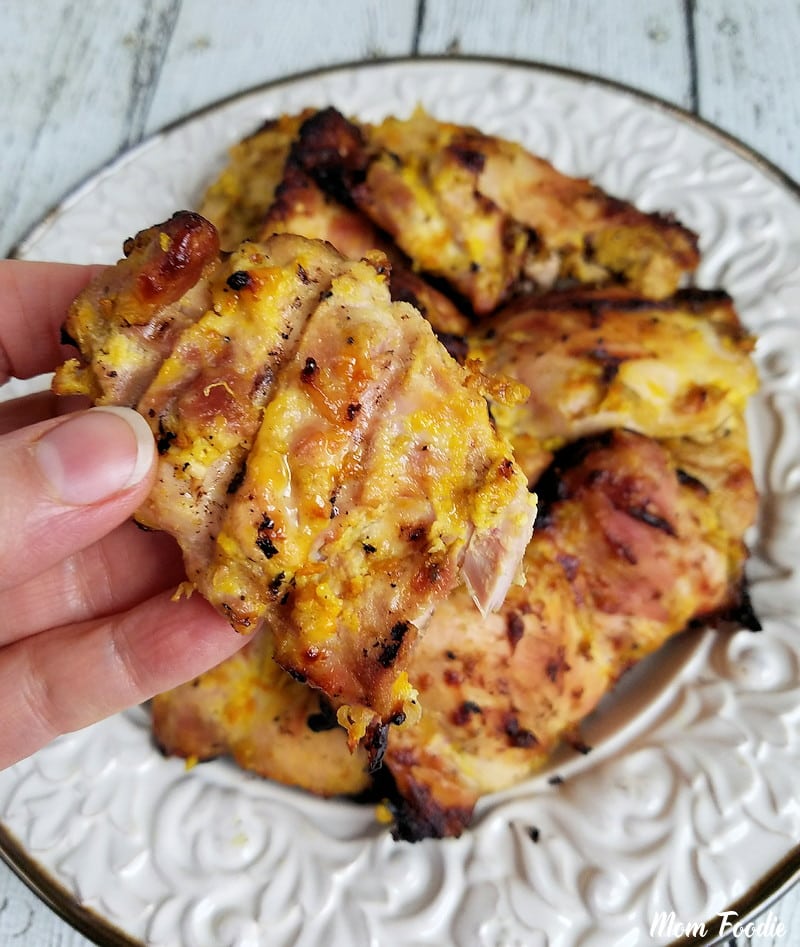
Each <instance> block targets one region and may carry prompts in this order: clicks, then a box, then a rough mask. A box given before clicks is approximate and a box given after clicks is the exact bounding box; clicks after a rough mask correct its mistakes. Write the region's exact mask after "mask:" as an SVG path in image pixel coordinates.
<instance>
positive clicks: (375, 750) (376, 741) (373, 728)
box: [363, 723, 389, 773]
mask: <svg viewBox="0 0 800 947" xmlns="http://www.w3.org/2000/svg"><path fill="white" fill-rule="evenodd" d="M388 740H389V726H388V724H385V723H373V724H370V726H369V728H368V729H367V735H366V736H365V737H364V743H363V745H364V749H365V750H366V751H367V758H368V760H369V764H368V770H369V772H370V773H377V771H378V770H379V769H380V768H381V766H383V757H384V756H385V754H386V744H387V742H388Z"/></svg>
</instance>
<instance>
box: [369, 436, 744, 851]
mask: <svg viewBox="0 0 800 947" xmlns="http://www.w3.org/2000/svg"><path fill="white" fill-rule="evenodd" d="M743 447H744V457H743V456H742V448H743ZM682 454H683V457H682V458H681V460H684V459H688V458H692V461H693V465H694V466H695V467H696V468H697V469H703V470H707V469H708V468H709V465H711V464H717V463H718V462H719V458H720V456H722V457H726V458H727V459H728V460H729V461H730V463H731V464H732V465H739V476H738V477H737V478H736V480H735V481H733V480H731V481H729V489H725V488H724V486H722V485H721V484H720V482H719V480H717V483H718V486H717V487H716V489H714V490H713V492H712V490H711V489H710V488H709V487H707V486H706V484H705V483H704V482H703V481H701V480H699V479H696V478H695V477H694V476H692V475H689V474H687V473H686V471H685V469H684V468H683V467H682V466H679V465H678V462H677V461H676V458H675V457H674V456H673V454H672V453H671V452H670V451H669V450H668V449H667V448H666V447H665V446H664V445H662V444H660V443H659V442H657V441H654V440H652V439H650V438H647V437H644V436H643V435H639V434H635V433H632V432H627V431H613V432H610V433H606V434H603V435H600V436H599V437H597V438H594V439H592V438H590V439H588V440H586V441H581V442H577V443H575V444H573V445H570V446H569V447H567V448H566V449H565V450H564V451H563V452H561V453H560V454H558V455H557V456H556V459H555V461H554V463H553V465H552V466H551V467H550V468H549V469H548V471H547V473H546V474H545V477H544V478H543V479H542V481H540V485H539V489H540V490H541V503H542V508H541V515H540V517H539V518H538V519H537V526H536V530H535V532H534V538H533V540H532V542H531V545H530V546H529V548H528V551H527V554H526V557H525V569H526V576H527V583H526V585H525V587H524V588H519V589H515V590H513V592H512V593H511V594H510V595H509V597H508V599H507V601H506V603H505V605H504V606H503V609H502V611H501V612H500V613H498V614H497V615H494V616H490V617H488V618H487V619H486V620H484V621H473V620H471V619H470V616H469V614H468V613H467V612H466V611H465V608H464V606H465V602H464V600H463V598H462V597H461V596H460V595H459V594H458V593H456V594H454V595H453V596H452V597H451V598H450V599H449V600H448V601H446V602H444V603H443V604H442V605H441V606H440V607H439V608H438V609H437V611H436V614H435V616H434V619H433V621H432V623H431V625H430V626H429V628H428V630H427V632H426V635H425V637H424V638H423V640H422V641H421V643H420V647H419V649H418V651H417V652H416V653H415V656H414V662H413V665H412V668H411V672H410V673H411V677H412V680H413V682H414V683H415V684H416V686H417V687H418V689H419V692H420V696H421V700H422V703H423V705H424V707H425V714H424V716H423V718H422V719H421V720H420V722H419V724H418V725H417V726H416V727H415V728H413V730H409V731H407V732H402V733H401V732H398V733H393V734H392V737H391V739H390V740H389V746H388V749H387V752H386V756H385V760H384V762H385V765H386V767H387V768H388V770H389V771H390V772H391V774H392V776H393V778H394V780H395V782H396V788H397V794H396V796H395V797H394V799H393V800H392V805H393V806H394V808H395V810H396V818H397V827H396V832H397V834H398V835H399V836H400V837H403V838H408V839H410V840H415V839H419V838H424V837H427V836H446V835H458V834H459V833H460V832H461V830H462V829H463V827H464V826H465V825H466V824H468V822H469V819H470V817H471V814H472V810H473V807H474V805H475V803H476V802H477V800H478V798H479V797H480V796H482V795H484V794H485V793H489V792H494V791H498V790H502V789H505V788H508V787H509V786H512V785H514V784H515V783H518V782H519V781H520V780H522V779H524V778H525V777H527V776H529V775H530V774H531V773H533V772H535V771H537V770H538V769H540V768H541V767H542V765H543V764H544V763H545V762H546V761H547V760H548V758H549V757H550V756H551V754H552V752H553V750H554V749H555V748H556V746H557V745H558V743H559V742H560V741H562V740H566V741H567V742H572V743H573V744H574V745H575V746H576V748H577V749H579V750H580V751H585V749H586V747H585V744H584V743H583V740H582V739H581V737H580V731H579V724H580V722H581V721H582V720H583V719H584V718H585V717H586V716H587V715H588V714H589V713H590V712H591V711H593V710H594V709H595V707H596V706H597V704H598V703H599V701H600V699H601V698H602V697H603V696H604V695H605V694H606V693H607V692H608V691H609V690H610V689H611V688H612V687H613V685H614V683H615V682H616V681H617V680H618V678H619V677H620V675H621V674H622V673H623V672H624V671H625V670H627V669H628V668H630V667H631V666H632V665H634V664H635V663H636V662H638V661H639V660H641V659H642V658H644V657H645V656H646V655H648V654H650V653H651V652H653V651H655V650H656V649H657V648H659V647H660V646H661V645H663V644H664V642H665V641H667V640H668V639H669V638H670V637H671V636H673V635H674V634H676V633H677V632H680V631H682V630H683V629H685V628H686V627H687V625H688V624H689V623H690V622H692V621H694V620H700V619H702V620H703V621H706V622H708V621H713V620H714V618H715V617H720V616H729V615H731V614H735V615H736V617H737V618H739V619H740V620H743V621H745V622H749V621H751V620H752V613H751V612H750V611H749V608H748V600H747V597H746V592H744V591H743V569H744V563H745V559H746V555H747V551H746V548H745V545H744V542H743V540H742V532H743V528H744V527H745V526H749V525H750V524H751V523H752V522H753V518H754V515H755V504H756V501H755V490H754V488H753V482H752V478H751V477H750V476H749V471H748V470H747V467H746V466H743V465H741V461H742V460H743V459H744V460H745V461H746V459H747V454H746V445H743V440H742V439H741V438H740V437H739V433H738V432H737V429H736V426H735V425H734V427H733V428H732V429H731V430H730V431H727V432H724V433H722V434H721V435H720V437H718V438H717V439H716V440H713V441H710V442H709V443H707V444H703V445H701V444H698V443H697V442H694V443H691V444H690V443H688V442H687V443H684V444H683V445H682ZM720 469H721V468H720ZM730 503H733V504H734V505H735V506H736V507H737V510H738V515H737V516H735V517H731V516H729V515H728V514H727V507H728V505H729V504H730Z"/></svg>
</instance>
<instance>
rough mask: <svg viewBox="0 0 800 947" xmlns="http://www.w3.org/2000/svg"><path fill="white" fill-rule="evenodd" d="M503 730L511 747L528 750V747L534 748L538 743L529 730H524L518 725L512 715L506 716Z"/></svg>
mask: <svg viewBox="0 0 800 947" xmlns="http://www.w3.org/2000/svg"><path fill="white" fill-rule="evenodd" d="M503 729H504V731H505V734H506V736H507V737H508V742H509V743H510V744H511V746H515V747H520V748H521V749H528V748H529V747H532V746H536V744H537V743H538V742H539V741H538V740H537V739H536V737H535V736H534V734H533V733H531V731H530V730H526V729H525V728H524V727H521V726H520V725H519V720H518V719H517V718H516V716H514V714H508V715H507V717H506V721H505V726H504V728H503Z"/></svg>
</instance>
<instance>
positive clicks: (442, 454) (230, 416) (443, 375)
mask: <svg viewBox="0 0 800 947" xmlns="http://www.w3.org/2000/svg"><path fill="white" fill-rule="evenodd" d="M126 252H127V258H126V259H125V260H123V261H121V263H120V264H118V265H117V266H116V267H112V268H109V269H107V270H106V271H104V272H103V273H101V274H100V276H99V277H98V278H97V279H96V280H95V282H94V283H93V284H92V285H91V286H90V287H89V289H88V290H87V291H86V292H85V293H84V294H82V295H81V296H80V297H79V298H78V300H76V302H75V304H74V305H73V307H72V309H71V311H70V313H69V316H68V319H67V323H66V331H67V332H68V333H69V335H70V336H71V337H72V338H73V339H75V340H76V343H77V344H78V347H79V349H80V352H81V357H80V358H78V359H73V360H71V361H70V362H68V363H66V364H65V365H64V366H63V367H62V368H61V369H60V370H59V371H58V373H57V376H56V381H55V388H56V390H57V391H59V392H61V393H76V392H82V393H86V394H89V395H90V396H92V397H93V398H94V400H95V402H96V403H116V404H127V405H130V406H135V407H137V408H138V410H139V411H140V412H141V413H142V414H143V415H144V416H145V417H146V418H147V419H148V420H149V422H150V424H151V427H152V429H153V433H154V436H155V437H156V438H157V441H158V447H159V453H160V455H161V458H160V463H159V473H158V481H157V486H156V488H155V489H154V490H153V492H152V493H151V495H150V497H149V498H148V500H147V502H146V503H145V505H144V506H143V508H142V509H141V510H140V512H139V514H138V518H139V520H140V522H142V523H143V524H144V525H147V526H150V527H153V528H158V529H164V530H166V531H167V532H169V533H171V534H172V535H173V536H175V538H176V539H177V540H178V542H179V544H180V545H181V548H182V550H183V553H184V558H185V563H186V569H187V575H188V578H189V580H190V581H191V583H192V584H193V585H194V586H195V587H196V588H197V589H199V591H200V592H201V593H202V594H203V595H204V596H206V598H208V599H209V601H211V602H212V603H213V604H214V605H216V606H217V607H218V608H219V609H220V610H221V611H222V612H223V613H224V614H226V615H227V617H228V618H229V619H230V621H231V623H232V624H233V625H234V627H235V628H237V629H239V630H242V631H246V630H249V631H252V630H255V629H256V628H257V627H259V626H260V625H261V624H263V623H266V624H267V625H268V626H269V627H270V628H271V630H272V632H273V641H274V647H275V652H276V657H277V659H278V661H279V662H280V663H281V664H282V666H284V667H285V668H287V669H288V670H290V671H291V672H292V673H293V674H294V675H295V676H296V677H298V678H301V679H303V680H307V681H309V683H311V684H313V685H314V686H316V687H318V688H321V689H322V690H323V691H324V693H325V694H327V695H328V696H329V697H330V698H331V700H332V701H333V702H334V704H335V705H336V707H337V708H338V711H339V716H340V719H341V721H342V723H343V724H344V725H345V726H346V727H347V729H348V730H349V732H350V735H351V744H353V745H355V743H356V742H357V741H358V740H361V739H362V738H364V737H365V736H367V730H368V729H369V730H370V734H369V737H370V739H372V740H373V741H374V745H375V748H376V752H377V749H379V748H380V745H381V744H382V741H383V740H384V739H385V733H384V730H383V727H384V725H385V724H386V723H387V722H389V721H395V722H400V721H402V719H404V717H408V716H413V715H416V714H417V713H418V708H417V705H416V701H415V692H414V690H413V688H412V687H411V686H410V684H409V683H408V680H407V677H406V674H405V671H404V667H405V666H406V664H407V663H408V660H409V656H410V654H411V651H412V649H413V644H414V641H415V638H416V636H417V630H418V627H419V626H420V625H422V624H423V623H424V622H425V621H426V620H427V618H428V616H429V614H430V611H431V609H432V608H433V605H434V604H435V602H436V601H438V600H439V599H441V598H443V597H445V596H446V595H447V594H448V593H449V592H450V591H451V590H452V589H453V588H454V587H455V586H456V585H457V583H458V581H459V580H460V578H462V577H463V579H464V580H465V581H466V583H467V586H468V588H469V590H470V594H471V596H472V597H473V598H474V600H475V602H476V603H477V604H478V606H479V607H480V608H481V609H482V610H483V611H484V612H489V611H492V610H494V609H496V608H497V607H498V606H499V605H500V604H501V602H502V600H503V598H504V596H505V593H506V591H507V589H508V587H509V585H510V584H511V582H512V581H513V580H514V579H515V577H516V574H517V571H518V566H519V563H520V560H521V558H522V555H523V552H524V549H525V546H526V544H527V542H528V539H529V537H530V532H531V528H532V522H533V517H534V515H535V503H534V501H533V498H532V497H531V496H530V494H529V493H528V491H527V486H526V483H525V479H524V477H523V476H522V474H521V472H520V471H519V470H518V469H517V467H516V466H515V464H514V461H513V459H512V454H511V449H510V445H509V444H508V443H507V441H505V440H504V439H503V438H502V437H500V436H499V435H498V434H497V433H496V431H495V430H494V428H493V426H492V424H491V422H490V418H489V414H488V411H487V405H486V401H485V399H484V397H483V395H482V393H481V388H482V385H483V381H482V378H481V376H480V375H478V374H476V373H475V372H469V371H467V370H466V369H464V368H462V367H461V366H459V365H458V364H457V363H456V362H455V361H453V359H452V358H450V356H449V355H448V354H447V353H446V351H445V350H444V348H443V347H442V346H441V345H440V344H439V343H438V342H437V341H436V339H435V337H434V335H433V332H432V331H431V329H430V326H429V325H428V324H427V323H426V322H425V320H424V319H422V317H421V316H420V315H419V313H417V312H416V311H415V310H414V309H413V308H412V307H410V306H408V305H407V304H404V303H393V302H391V300H390V298H389V291H388V288H387V286H386V274H387V271H388V263H387V261H386V258H385V257H383V256H382V255H380V254H377V253H374V254H372V255H369V256H368V257H367V258H366V259H365V260H361V261H350V260H346V259H345V258H344V257H342V256H341V255H340V254H339V253H337V252H336V251H335V250H334V249H333V248H332V247H331V246H330V245H328V244H324V243H321V242H319V241H310V240H306V239H304V238H302V237H297V236H293V235H278V236H275V237H272V238H270V239H269V240H267V241H266V242H264V243H261V244H258V243H245V244H242V245H241V246H240V247H239V248H238V249H237V250H236V251H234V252H233V253H231V254H223V255H222V256H220V254H219V253H218V242H217V235H216V231H215V230H214V228H213V227H212V226H211V225H210V224H209V223H208V222H207V221H205V220H204V219H203V218H201V217H198V216H197V215H195V214H190V213H187V212H184V213H181V214H178V215H176V216H175V217H174V218H172V220H170V221H168V222H167V223H166V224H164V225H159V226H157V227H153V228H151V229H150V230H148V231H145V232H143V233H142V234H139V235H138V236H137V237H136V238H135V239H134V240H132V241H129V242H128V244H126ZM165 340H167V341H165Z"/></svg>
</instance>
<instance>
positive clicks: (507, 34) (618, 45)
mask: <svg viewBox="0 0 800 947" xmlns="http://www.w3.org/2000/svg"><path fill="white" fill-rule="evenodd" d="M685 30H686V26H685V19H684V9H683V4H682V3H681V2H680V0H649V2H647V3H630V2H628V0H602V2H595V3H591V2H586V0H500V2H499V3H496V4H494V5H492V6H491V9H490V8H489V5H487V4H486V2H485V0H440V2H437V3H432V2H430V0H429V2H428V3H427V4H426V7H425V16H424V18H423V22H422V29H421V36H420V44H419V48H420V52H422V53H426V52H427V53H432V52H441V51H443V50H445V51H449V52H460V53H467V54H482V55H492V56H512V57H515V58H518V59H529V60H536V61H538V62H543V63H548V64H551V65H556V66H566V67H568V68H571V69H579V70H581V71H584V72H591V73H595V74H597V75H601V76H604V77H606V78H609V79H615V80H617V81H619V82H625V83H628V84H630V85H633V86H636V87H637V88H639V89H643V90H644V91H646V92H650V93H652V94H654V95H658V96H661V97H662V98H665V99H667V100H668V101H670V102H674V103H675V104H676V105H681V106H683V107H689V106H690V104H691V97H690V81H689V73H688V59H687V52H686V35H685Z"/></svg>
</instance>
